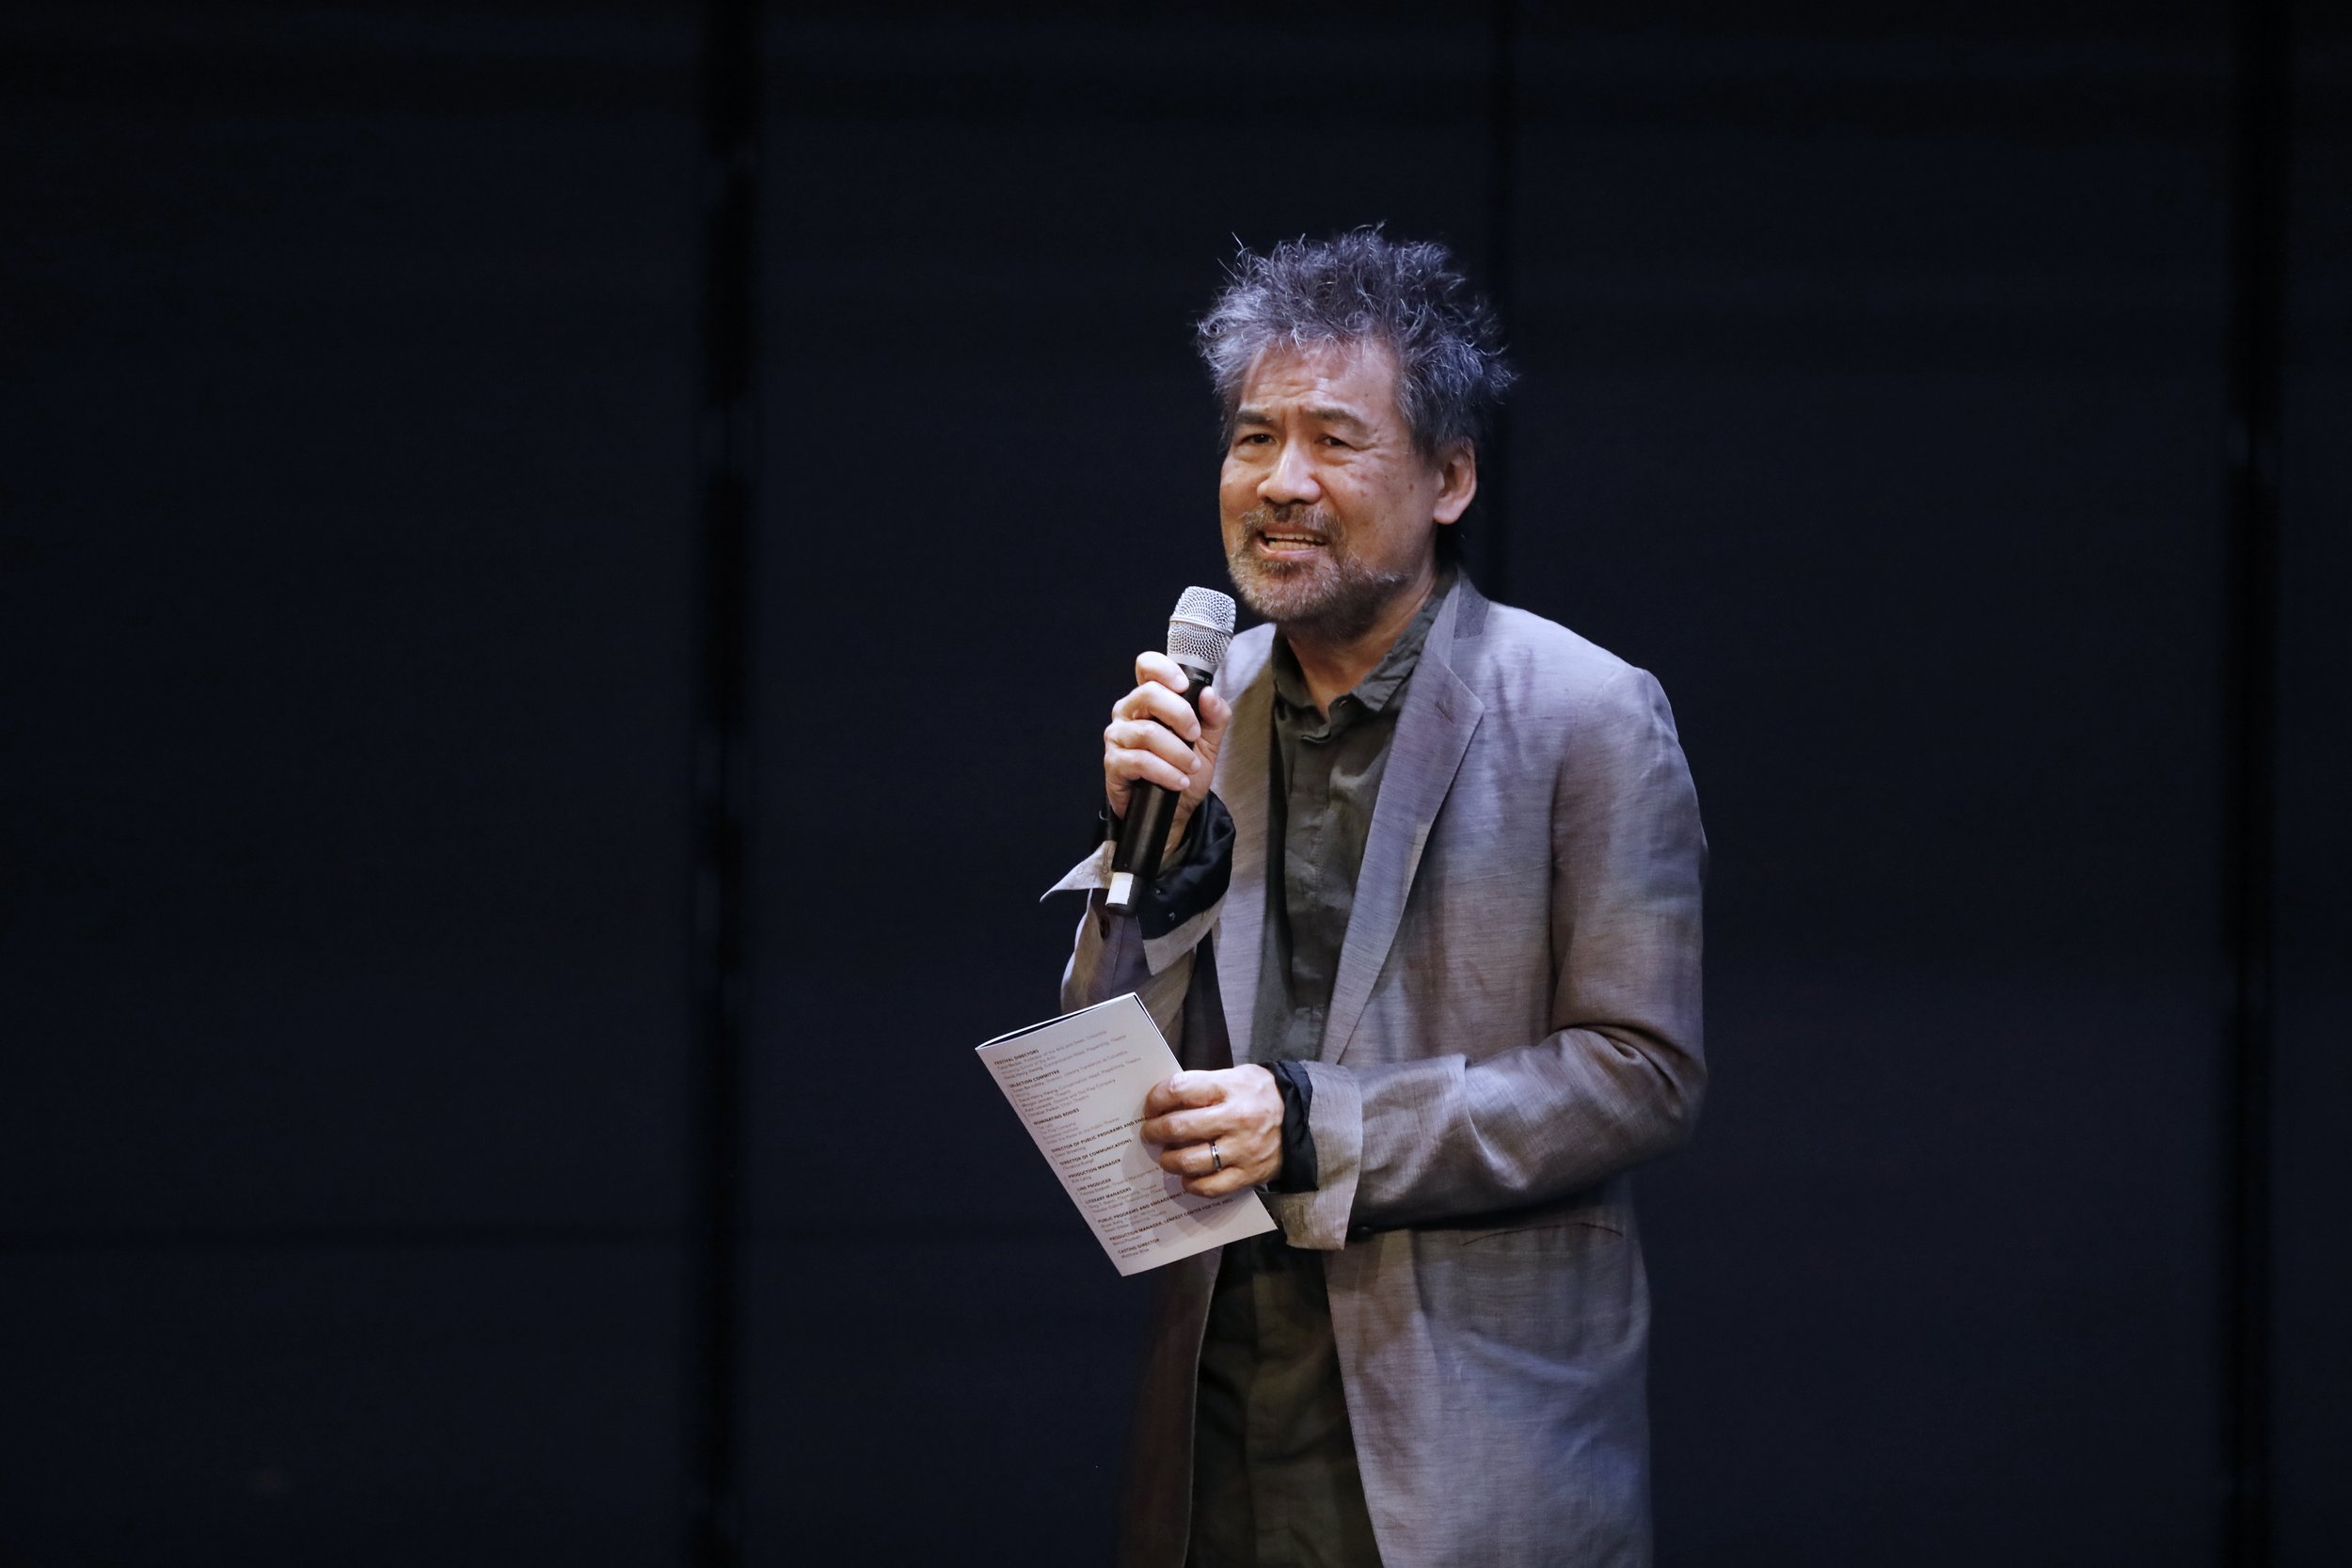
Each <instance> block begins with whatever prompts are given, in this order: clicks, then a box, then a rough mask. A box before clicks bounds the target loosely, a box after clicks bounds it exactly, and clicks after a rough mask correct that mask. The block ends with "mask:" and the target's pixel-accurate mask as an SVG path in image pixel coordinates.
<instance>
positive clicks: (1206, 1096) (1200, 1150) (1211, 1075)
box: [1140, 1063, 1282, 1197]
mask: <svg viewBox="0 0 2352 1568" xmlns="http://www.w3.org/2000/svg"><path fill="white" fill-rule="evenodd" d="M1143 1114H1144V1117H1145V1120H1144V1123H1143V1126H1142V1127H1141V1129H1140V1131H1141V1132H1142V1133H1143V1138H1144V1141H1145V1142H1146V1143H1154V1144H1158V1145H1160V1146H1162V1147H1161V1148H1160V1168H1161V1169H1162V1170H1164V1171H1167V1172H1168V1173H1169V1174H1170V1175H1173V1176H1181V1177H1183V1178H1184V1191H1186V1192H1188V1193H1193V1194H1196V1195H1198V1196H1201V1197H1223V1196H1225V1195H1226V1194H1227V1193H1237V1192H1239V1191H1241V1190H1242V1189H1243V1188H1244V1187H1254V1186H1257V1185H1258V1184H1259V1183H1261V1182H1263V1181H1271V1180H1274V1179H1275V1178H1276V1177H1277V1176H1279V1175H1280V1174H1281V1171H1282V1091H1281V1090H1280V1089H1279V1087H1277V1086H1276V1085H1275V1082H1274V1074H1272V1073H1271V1072H1268V1071H1267V1070H1266V1069H1263V1068H1262V1067H1259V1066H1257V1065H1256V1064H1255V1063H1252V1064H1251V1065H1250V1066H1248V1067H1237V1068H1227V1069H1223V1070H1221V1071H1217V1072H1180V1073H1178V1074H1177V1075H1176V1076H1175V1077H1173V1078H1170V1079H1169V1080H1168V1082H1167V1083H1165V1084H1161V1085H1155V1086H1154V1087H1153V1088H1152V1092H1151V1093H1150V1094H1149V1095H1147V1096H1146V1097H1145V1098H1144V1101H1143ZM1213 1145H1214V1146H1215V1150H1214V1152H1212V1148H1211V1146H1213Z"/></svg>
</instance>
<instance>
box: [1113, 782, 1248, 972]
mask: <svg viewBox="0 0 2352 1568" xmlns="http://www.w3.org/2000/svg"><path fill="white" fill-rule="evenodd" d="M1232 879H1233V818H1232V814H1231V813H1230V812H1228V811H1227V810H1226V809H1225V802H1224V801H1222V800H1218V799H1217V798H1216V796H1214V795H1211V796H1209V797H1208V798H1206V799H1205V800H1202V801H1201V802H1200V810H1199V811H1196V812H1194V813H1193V814H1192V820H1191V821H1190V822H1188V823H1186V824H1185V825H1184V837H1183V838H1181V839H1178V840H1177V841H1176V847H1175V848H1173V849H1171V850H1169V851H1168V859H1167V860H1166V861H1165V862H1164V863H1162V864H1161V867H1160V874H1159V876H1157V877H1156V878H1154V879H1152V885H1151V886H1149V887H1147V888H1145V889H1143V890H1142V892H1141V893H1140V894H1139V895H1137V896H1136V921H1137V922H1138V923H1139V924H1140V925H1141V926H1142V927H1143V934H1144V936H1145V937H1146V938H1147V939H1151V938H1155V937H1164V936H1166V935H1168V932H1170V931H1172V930H1174V929H1176V927H1179V926H1182V925H1183V924H1184V922H1185V921H1187V920H1190V919H1191V918H1192V917H1193V916H1194V915H1197V914H1200V913H1202V912H1204V911H1207V910H1209V909H1210V908H1212V907H1213V906H1215V904H1216V901H1217V900H1218V899H1220V898H1222V897H1224V896H1225V889H1226V886H1227V885H1228V884H1229V883H1231V882H1232Z"/></svg>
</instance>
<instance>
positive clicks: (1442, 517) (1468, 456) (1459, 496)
mask: <svg viewBox="0 0 2352 1568" xmlns="http://www.w3.org/2000/svg"><path fill="white" fill-rule="evenodd" d="M1477 494H1478V449H1477V448H1476V447H1474V446H1472V445H1470V442H1468V441H1456V442H1454V444H1453V445H1452V446H1450V447H1448V448H1446V449H1445V451H1441V452H1439V453H1438V504H1437V507H1436V509H1435V510H1434V511H1432V512H1431V514H1430V515H1431V516H1432V517H1434V518H1435V519H1436V520H1437V521H1438V523H1439V524H1445V523H1454V522H1459V521H1460V520H1461V517H1462V514H1463V513H1465V512H1467V511H1469V510H1470V499H1471V498H1472V497H1474V496H1476V495H1477Z"/></svg>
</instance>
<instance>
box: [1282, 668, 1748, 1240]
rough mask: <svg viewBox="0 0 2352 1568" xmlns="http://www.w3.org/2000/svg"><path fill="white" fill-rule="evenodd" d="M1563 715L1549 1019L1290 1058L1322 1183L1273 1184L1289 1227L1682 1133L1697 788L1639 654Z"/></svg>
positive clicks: (1570, 1171) (1319, 1236) (1446, 1206)
mask: <svg viewBox="0 0 2352 1568" xmlns="http://www.w3.org/2000/svg"><path fill="white" fill-rule="evenodd" d="M1580 731H1581V733H1580V734H1579V735H1578V736H1577V737H1576V738H1575V740H1574V742H1573V743H1572V744H1570V745H1568V746H1567V747H1566V748H1565V754H1564V756H1563V757H1562V759H1561V761H1560V763H1559V765H1558V771H1557V774H1556V776H1555V778H1554V779H1553V781H1552V790H1551V801H1550V809H1551V824H1550V843H1551V857H1552V863H1551V866H1550V867H1549V870H1550V873H1551V895H1550V919H1551V933H1550V953H1551V961H1552V971H1553V983H1552V988H1551V1003H1550V1019H1549V1022H1550V1024H1551V1026H1552V1027H1551V1032H1550V1033H1549V1034H1547V1035H1546V1036H1544V1037H1543V1038H1541V1039H1538V1040H1534V1041H1531V1042H1529V1043H1527V1044H1525V1045H1521V1046H1518V1047H1515V1048H1511V1049H1506V1050H1502V1051H1499V1052H1495V1053H1491V1054H1482V1055H1481V1056H1480V1057H1479V1059H1477V1060H1475V1061H1472V1060H1471V1059H1470V1057H1469V1056H1468V1055H1466V1054H1465V1053H1463V1052H1461V1051H1460V1050H1459V1049H1458V1042H1455V1045H1454V1048H1453V1049H1449V1044H1448V1042H1446V1041H1443V1040H1429V1041H1424V1042H1421V1043H1422V1053H1420V1054H1419V1055H1417V1056H1416V1057H1415V1058H1414V1059H1407V1060H1401V1061H1391V1062H1384V1063H1376V1064H1368V1065H1362V1066H1342V1065H1334V1064H1327V1063H1321V1062H1314V1063H1310V1064H1308V1073H1309V1075H1310V1077H1311V1080H1312V1082H1313V1085H1314V1093H1313V1110H1312V1112H1311V1117H1310V1129H1311V1132H1312V1133H1313V1135H1314V1141H1315V1148H1316V1155H1317V1159H1318V1163H1319V1164H1320V1167H1321V1175H1322V1187H1321V1189H1320V1190H1319V1191H1317V1192H1314V1193H1308V1194H1300V1195H1297V1196H1293V1197H1285V1198H1281V1199H1278V1200H1277V1203H1276V1211H1277V1217H1278V1218H1279V1220H1281V1221H1282V1225H1283V1229H1284V1232H1285V1234H1286V1235H1287V1236H1288V1238H1289V1239H1290V1241H1291V1242H1292V1243H1293V1244H1294V1245H1299V1246H1309V1247H1321V1248H1336V1247H1338V1246H1341V1245H1343V1243H1345V1241H1346V1240H1347V1238H1348V1234H1349V1232H1350V1231H1351V1230H1354V1231H1358V1232H1362V1231H1368V1230H1377V1229H1387V1228H1392V1227H1399V1226H1406V1225H1412V1224H1416V1223H1423V1222H1429V1221H1436V1220H1446V1219H1460V1218H1467V1217H1470V1216H1474V1215H1477V1214H1480V1213H1486V1212H1494V1211H1499V1210H1508V1209H1514V1208H1520V1207H1524V1206H1527V1205H1530V1204H1535V1203H1541V1202H1544V1201H1547V1200H1549V1199H1552V1198H1557V1197H1563V1196H1567V1195H1569V1194H1572V1193H1576V1192H1580V1191H1581V1190H1583V1189H1586V1188H1589V1187H1593V1186H1596V1185H1597V1184H1598V1183H1600V1182H1601V1181H1604V1180H1607V1179H1609V1178H1610V1177H1612V1176H1614V1175H1616V1174H1618V1173H1619V1172H1621V1171H1625V1170H1628V1169H1630V1168H1631V1167H1632V1166H1635V1165H1638V1164H1643V1163H1644V1162H1645V1161H1648V1160H1652V1159H1655V1158H1657V1157H1658V1156H1659V1155H1661V1154H1664V1153H1666V1152H1668V1151H1669V1150H1671V1149H1673V1148H1676V1147H1677V1146H1678V1145H1680V1144H1681V1143H1682V1142H1683V1141H1684V1140H1685V1139H1686V1138H1687V1137H1688V1136H1689V1135H1690V1132H1691V1128H1692V1122H1693V1120H1694V1118H1695V1117H1696V1116H1697V1114H1698V1108H1699V1101H1700V1097H1701V1094H1702V1091H1703V1089H1704V1087H1705V1084H1706V1077H1707V1069H1706V1062H1705V1057H1704V1054H1703V1050H1702V1045H1701V1026H1700V990H1699V961H1700V932H1699V911H1700V889H1701V884H1702V881H1703V879H1704V877H1705V873H1706V861H1707V841H1706V837H1705V834H1704V833H1703V832H1702V831H1701V828H1700V825H1699V813H1698V798H1697V795H1696V794H1695V792H1694V791H1693V790H1692V784H1691V773H1690V768H1689V767H1688V765H1687V764H1686V763H1685V761H1684V759H1683V755H1682V747H1681V744H1680V742H1679V740H1678V739H1677V736H1676V733H1675V724H1674V716H1673V713H1672V710H1671V709H1670V708H1669V707H1668V706H1667V704H1666V697H1665V693H1664V692H1663V691H1662V690H1661V689H1660V688H1659V685H1658V683H1657V681H1656V680H1654V679H1652V678H1651V676H1650V675H1649V674H1648V673H1647V672H1645V671H1642V670H1638V669H1634V668H1632V667H1630V666H1628V667H1625V668H1624V669H1622V670H1621V671H1619V672H1618V673H1617V674H1616V675H1615V676H1613V678H1611V679H1610V680H1609V681H1608V682H1606V683H1605V684H1604V685H1603V686H1602V687H1601V688H1600V689H1599V690H1598V691H1597V693H1596V695H1595V699H1594V704H1593V707H1592V710H1591V714H1590V717H1589V719H1588V720H1587V721H1585V723H1583V724H1582V725H1581V726H1580ZM1531 869H1533V868H1531Z"/></svg>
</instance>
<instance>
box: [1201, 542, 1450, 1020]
mask: <svg viewBox="0 0 2352 1568" xmlns="http://www.w3.org/2000/svg"><path fill="white" fill-rule="evenodd" d="M1466 607H1470V609H1469V616H1470V618H1469V621H1468V623H1467V625H1466V626H1465V629H1466V630H1467V629H1473V628H1476V627H1479V626H1482V624H1483V622H1484V620H1485V616H1484V615H1483V613H1479V612H1481V611H1483V610H1485V609H1486V604H1485V601H1484V600H1481V599H1479V598H1478V591H1477V590H1476V589H1474V588H1472V587H1471V586H1470V581H1469V579H1468V578H1463V579H1461V580H1460V581H1459V582H1457V584H1456V586H1455V588H1454V593H1453V594H1451V595H1450V596H1449V597H1448V598H1447V600H1446V603H1445V607H1444V608H1443V609H1442V610H1438V619H1437V620H1436V622H1435V623H1433V624H1432V625H1431V626H1430V628H1429V641H1428V643H1427V644H1426V645H1425V646H1424V647H1423V648H1422V655H1421V661H1420V663H1419V664H1417V665H1416V666H1415V667H1414V669H1413V678H1412V682H1411V684H1410V685H1408V686H1407V687H1406V689H1405V708H1404V711H1403V712H1401V713H1399V714H1398V715H1397V719H1396V734H1395V735H1394V736H1392V737H1391V739H1390V742H1389V763H1388V767H1387V768H1385V769H1383V770H1382V772H1381V775H1380V799H1379V800H1378V801H1377V802H1375V804H1374V806H1373V808H1372V830H1371V832H1370V833H1369V835H1368V836H1367V837H1366V839H1365V841H1364V863H1363V866H1362V868H1361V869H1360V870H1359V872H1358V873H1357V877H1356V905H1355V909H1354V911H1353V912H1351V913H1350V914H1349V916H1348V919H1347V937H1346V940H1345V941H1344V942H1342V943H1341V946H1340V967H1339V974H1338V975H1337V976H1336V977H1335V979H1334V981H1333V984H1332V988H1331V1014H1330V1017H1329V1019H1328V1020H1327V1021H1326V1022H1325V1024H1324V1031H1323V1049H1322V1051H1321V1053H1320V1055H1321V1057H1322V1059H1323V1060H1324V1061H1327V1062H1337V1061H1339V1060H1340V1059H1341V1058H1342V1057H1343V1056H1344V1055H1345V1054H1346V1053H1347V1046H1348V1041H1349V1039H1350V1037H1353V1036H1354V1034H1355V1033H1356V1024H1357V1022H1358V1021H1359V1020H1360V1019H1361V1018H1362V1017H1363V1016H1364V1006H1365V1004H1367V1003H1368V1002H1370V1001H1371V1000H1372V988H1373V985H1374V983H1375V981H1377V980H1378V979H1379V978H1380V971H1381V968H1382V967H1383V966H1384V965H1385V964H1387V962H1388V961H1389V947H1390V944H1391V943H1392V942H1394V941H1395V940H1396V927H1397V923H1398V922H1399V921H1400V920H1402V919H1403V918H1404V915H1405V899H1406V895H1408V894H1409V893H1411V892H1412V888H1413V873H1414V872H1415V871H1417V870H1419V869H1420V867H1421V855H1422V847H1424V846H1425V845H1426V844H1427V843H1428V841H1429V827H1430V824H1431V823H1433V822H1435V821H1436V820H1437V818H1438V807H1439V806H1441V805H1443V804H1444V803H1445V797H1446V791H1447V790H1448V789H1450V788H1452V787H1453V784H1454V773H1455V772H1456V771H1458V770H1459V769H1460V768H1461V766H1462V753H1463V752H1466V751H1468V750H1469V749H1470V732H1471V731H1473V730H1475V729H1477V728H1478V720H1479V716H1480V715H1481V714H1483V713H1485V712H1486V705H1485V704H1484V703H1481V702H1480V701H1479V700H1478V697H1477V694H1476V693H1474V692H1472V691H1471V690H1470V688H1469V687H1467V686H1465V685H1464V684H1463V683H1462V678H1461V677H1460V676H1459V675H1456V674H1455V673H1454V663H1453V653H1454V628H1455V626H1457V625H1461V624H1464V617H1465V613H1466ZM1236 722H1238V720H1236ZM1261 733H1263V731H1262V732H1261ZM1227 804H1228V807H1229V809H1230V807H1231V804H1232V802H1231V801H1228V802H1227ZM1258 832H1259V845H1260V847H1263V843H1264V833H1265V820H1264V814H1263V811H1262V812H1261V813H1260V815H1259V820H1258ZM1241 854H1242V847H1241V846H1240V845H1239V844H1236V845H1235V846H1234V865H1235V867H1236V872H1235V877H1234V880H1235V882H1236V883H1238V882H1239V880H1240V876H1239V871H1238V867H1239V866H1241V865H1242V864H1244V862H1243V861H1242V859H1241ZM1256 863H1257V864H1258V865H1260V866H1261V867H1263V863H1264V862H1263V857H1262V856H1261V857H1260V858H1259V859H1258V861H1257V862H1256ZM1236 891H1237V892H1238V887H1237V888H1236ZM1254 903H1255V906H1256V908H1257V910H1258V911H1259V913H1258V919H1259V923H1260V924H1263V909H1264V903H1265V897H1264V890H1263V872H1261V885H1260V886H1259V888H1258V889H1257V891H1256V893H1255V895H1254ZM1229 907H1230V906H1229ZM1257 935H1258V932H1257V927H1254V926H1253V927H1252V928H1251V939H1250V940H1251V942H1252V944H1253V945H1255V943H1256V941H1257ZM1217 978H1218V980H1219V981H1220V982H1222V981H1223V980H1224V978H1225V974H1224V972H1223V969H1222V967H1220V969H1219V971H1218V974H1217ZM1250 979H1251V990H1250V992H1249V993H1248V994H1250V995H1251V996H1253V997H1254V995H1255V994H1256V985H1255V982H1256V970H1255V967H1254V965H1253V967H1252V969H1251V973H1250ZM1232 994H1233V993H1232V992H1231V991H1228V992H1226V995H1228V996H1231V995H1232ZM1226 1010H1227V1011H1228V1013H1230V1012H1231V1011H1232V1005H1231V1004H1230V1003H1229V1004H1228V1005H1227V1009H1226ZM1234 1059H1235V1060H1236V1061H1240V1060H1242V1057H1241V1056H1240V1055H1239V1053H1235V1057H1234Z"/></svg>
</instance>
